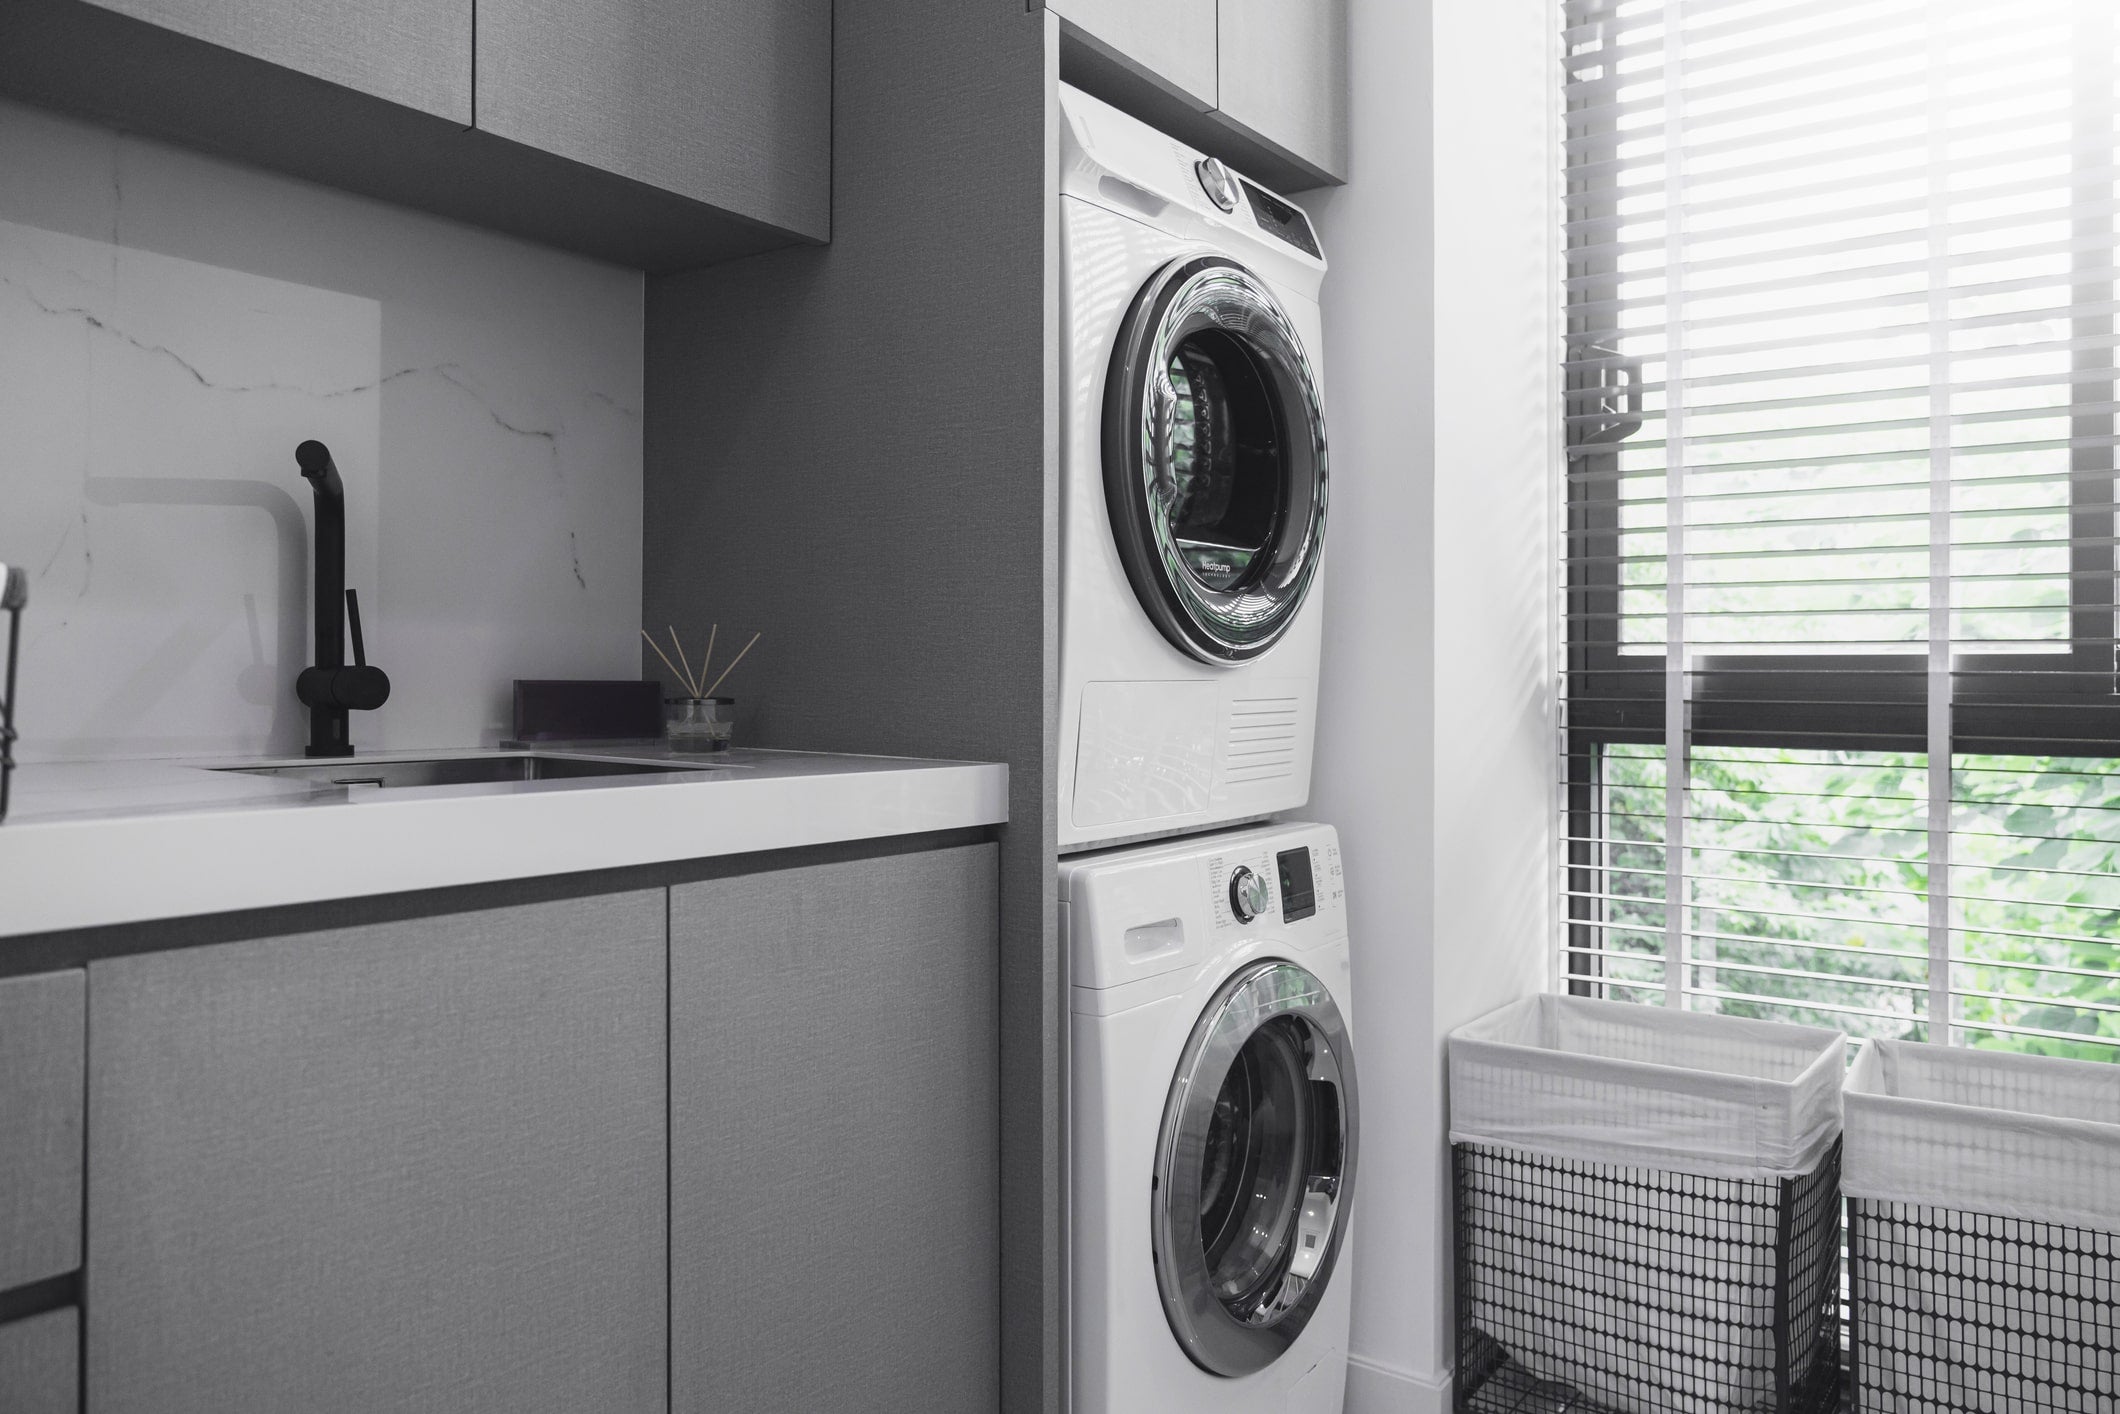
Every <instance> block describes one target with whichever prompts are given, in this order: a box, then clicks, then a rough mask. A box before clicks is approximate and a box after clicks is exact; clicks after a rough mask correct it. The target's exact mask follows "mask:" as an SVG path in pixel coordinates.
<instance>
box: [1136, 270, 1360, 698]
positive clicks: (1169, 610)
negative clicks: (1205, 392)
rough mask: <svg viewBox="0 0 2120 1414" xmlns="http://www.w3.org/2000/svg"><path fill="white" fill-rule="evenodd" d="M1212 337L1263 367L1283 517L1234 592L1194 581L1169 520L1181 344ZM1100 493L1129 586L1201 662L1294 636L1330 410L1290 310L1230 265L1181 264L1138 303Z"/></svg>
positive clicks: (1311, 565) (1313, 555) (1241, 656)
mask: <svg viewBox="0 0 2120 1414" xmlns="http://www.w3.org/2000/svg"><path fill="white" fill-rule="evenodd" d="M1203 333H1219V334H1222V335H1226V336H1228V337H1229V338H1231V339H1232V340H1234V341H1235V342H1236V343H1237V344H1238V345H1240V346H1241V347H1242V348H1243V350H1244V352H1245V353H1246V354H1247V355H1248V356H1249V357H1250V358H1251V359H1252V360H1253V361H1254V364H1255V371H1256V373H1257V375H1258V378H1259V380H1260V381H1261V382H1262V383H1263V384H1264V385H1265V387H1266V389H1267V391H1268V395H1269V396H1268V401H1269V402H1270V404H1271V405H1272V416H1273V418H1274V420H1275V422H1276V423H1277V425H1278V426H1277V431H1278V441H1279V452H1280V457H1281V464H1280V468H1279V475H1280V477H1281V480H1282V482H1283V489H1282V520H1281V521H1280V522H1279V523H1277V524H1276V525H1275V527H1274V529H1273V531H1272V532H1271V535H1270V537H1269V539H1268V543H1267V544H1266V545H1264V546H1262V547H1261V559H1260V561H1259V563H1258V565H1257V566H1256V568H1255V569H1254V570H1253V571H1251V572H1248V573H1247V574H1246V575H1245V577H1244V578H1243V579H1242V580H1241V581H1240V582H1238V583H1235V584H1232V585H1230V586H1227V587H1217V586H1215V585H1212V584H1209V583H1207V582H1205V581H1204V580H1202V579H1201V578H1200V577H1199V576H1198V575H1196V574H1195V573H1194V572H1193V570H1192V568H1191V566H1190V565H1189V563H1188V562H1187V559H1186V556H1185V554H1184V553H1183V549H1182V547H1181V545H1180V544H1179V537H1178V536H1177V534H1176V533H1175V530H1174V528H1173V526H1172V523H1171V507H1172V505H1173V504H1174V502H1175V501H1176V500H1177V499H1178V498H1179V493H1178V491H1177V489H1176V487H1175V485H1174V476H1173V473H1172V471H1171V458H1172V434H1173V431H1174V429H1175V427H1176V425H1177V408H1178V405H1179V402H1180V395H1179V393H1178V392H1177V390H1176V389H1175V387H1174V386H1173V384H1172V380H1171V375H1170V368H1171V364H1172V361H1173V359H1174V358H1175V357H1176V356H1177V355H1178V352H1179V350H1180V348H1181V346H1182V345H1183V344H1184V343H1185V341H1186V340H1188V339H1189V338H1193V337H1195V336H1197V335H1200V334H1203ZM1104 482H1105V500H1106V504H1107V505H1108V507H1109V508H1110V511H1111V517H1112V532H1113V534H1114V536H1115V537H1116V539H1117V542H1118V548H1119V554H1120V559H1121V561H1122V562H1123V563H1124V564H1125V567H1126V574H1127V578H1128V580H1129V581H1130V582H1131V583H1132V585H1133V588H1134V593H1135V596H1136V597H1137V598H1138V599H1139V600H1140V601H1141V605H1142V608H1143V609H1145V610H1146V611H1147V612H1148V615H1149V618H1150V619H1151V620H1152V621H1153V622H1154V623H1155V625H1156V627H1157V628H1158V629H1159V630H1161V631H1162V633H1163V635H1164V636H1165V637H1166V638H1168V639H1169V640H1170V641H1171V642H1172V643H1173V644H1175V645H1176V646H1177V647H1179V648H1180V649H1182V650H1184V651H1185V652H1186V653H1188V654H1189V655H1191V656H1192V657H1195V658H1198V659H1200V660H1201V661H1203V662H1210V663H1217V662H1219V663H1230V662H1243V661H1246V660H1248V659H1251V658H1256V657H1257V656H1259V655H1260V654H1262V653H1264V652H1266V651H1267V650H1268V649H1269V648H1271V647H1273V645H1274V644H1275V643H1277V642H1279V641H1280V639H1281V638H1282V636H1283V635H1284V634H1286V633H1287V632H1288V630H1289V628H1290V627H1291V626H1292V625H1293V624H1294V622H1295V619H1296V615H1297V614H1298V613H1299V612H1300V611H1301V609H1302V607H1303V603H1304V601H1305V599H1307V598H1308V596H1309V592H1310V586H1311V582H1312V581H1313V580H1314V579H1315V578H1316V576H1317V570H1318V562H1319V559H1320V556H1321V553H1322V550H1323V544H1324V536H1325V511H1326V503H1327V495H1326V485H1327V476H1326V449H1325V417H1324V409H1323V406H1322V404H1321V402H1320V399H1319V395H1318V388H1317V380H1316V378H1315V377H1314V375H1313V374H1312V371H1311V367H1310V360H1309V358H1308V356H1307V355H1306V354H1305V353H1304V351H1303V343H1302V340H1301V338H1300V337H1299V336H1298V335H1297V333H1296V330H1295V326H1294V324H1293V323H1292V322H1290V320H1289V318H1288V315H1287V312H1286V311H1285V310H1283V309H1282V308H1281V305H1280V302H1279V301H1278V300H1276V299H1275V298H1274V297H1273V294H1272V292H1271V291H1269V290H1268V289H1267V288H1266V286H1265V285H1264V284H1262V283H1261V282H1260V281H1259V279H1258V277H1257V276H1255V275H1253V274H1252V273H1251V272H1250V271H1249V270H1247V269H1245V268H1244V267H1243V266H1241V265H1239V264H1237V263H1236V262H1235V261H1233V260H1228V259H1225V258H1223V257H1220V256H1197V257H1192V258H1189V259H1180V260H1175V261H1172V262H1171V263H1170V264H1168V265H1166V266H1164V267H1163V268H1162V269H1161V270H1159V271H1157V272H1156V274H1155V276H1154V277H1153V278H1151V279H1150V280H1149V282H1148V283H1147V284H1146V285H1144V286H1143V287H1142V289H1141V292H1140V293H1139V294H1138V295H1137V296H1135V299H1134V303H1133V307H1132V309H1131V310H1129V311H1128V314H1127V322H1126V325H1125V327H1124V329H1123V331H1122V332H1121V335H1120V338H1119V341H1118V343H1117V345H1116V346H1115V347H1114V349H1113V351H1112V361H1111V368H1110V371H1109V373H1108V375H1107V377H1106V380H1105V416H1104Z"/></svg>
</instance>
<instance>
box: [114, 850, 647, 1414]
mask: <svg viewBox="0 0 2120 1414" xmlns="http://www.w3.org/2000/svg"><path fill="white" fill-rule="evenodd" d="M664 919H665V894H664V892H663V891H662V890H659V889H657V890H647V891H643V892H638V893H630V894H620V895H612V896H605V897H598V898H588V899H577V900H567V901H560V902H546V903H537V904H531V905H526V906H522V907H511V908H500V909H491V910H485V911H480V912H469V913H457V914H448V915H443V916H439V917H433V918H425V919H418V920H411V921H401V922H389V923H382V924H377V925H373V926H368V927H362V928H351V929H343V930H333V931H323V932H312V933H303V934H300V935H296V936H291V937H286V938H274V939H268V940H261V941H251V942H237V943H228V944H222V945H217V946H211V947H200V948H192V949H188V950H182V951H173V952H163V953H152V954H143V955H137V956H131V957H121V958H116V959H112V960H109V961H100V962H93V963H91V965H90V969H89V1011H90V1025H89V1037H90V1043H89V1060H88V1072H89V1082H88V1083H89V1100H90V1106H89V1144H88V1152H89V1168H88V1261H87V1283H88V1292H89V1302H88V1308H87V1320H88V1332H87V1396H88V1402H87V1409H88V1411H89V1414H134V1411H139V1412H140V1414H146V1412H147V1411H153V1412H154V1414H189V1411H198V1414H208V1411H212V1414H268V1412H270V1414H283V1411H287V1410H296V1409H299V1410H304V1411H313V1414H333V1411H345V1414H356V1411H359V1414H370V1411H378V1410H407V1411H410V1410H428V1409H447V1410H451V1411H455V1414H480V1412H481V1411H492V1414H504V1411H505V1414H534V1412H535V1411H551V1414H578V1411H581V1410H587V1409H594V1410H599V1411H606V1410H608V1411H615V1412H616V1414H624V1412H625V1411H639V1414H650V1411H661V1410H662V1409H663V1408H664V1407H665V1402H666V1401H665V1394H666V1389H665V1379H666V1363H665V1362H666V1358H667V1344H666V1339H665V1335H666V1313H667V1304H666V1303H667V1285H666V1272H665V1266H664V1261H665V1254H666V1248H665V1242H664V1237H665V1221H666V1211H667V1210H666V1200H667V1194H668V1189H667V1183H666V1163H667V1148H666V1145H665V1110H664V1105H665V1075H666V1073H665V1064H666V1051H665V1026H664V1023H665V1013H664V999H665V988H664V982H665V966H666V959H667V954H666V950H665V936H666V935H665V931H664Z"/></svg>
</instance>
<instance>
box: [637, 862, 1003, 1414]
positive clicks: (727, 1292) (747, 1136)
mask: <svg viewBox="0 0 2120 1414" xmlns="http://www.w3.org/2000/svg"><path fill="white" fill-rule="evenodd" d="M997 867H998V866H997V851H996V847H995V846H993V845H991V844H978V845H969V846H964V847H961V848H952V849H942V850H935V851H931V852H928V853H921V854H902V855H895V856H889V857H885V858H875V859H862V860H854V861H850V862H845V863H831V864H822V865H815V866H806V867H802V868H796V869H787V870H779V871H774V872H770V873H762V874H750V875H744V876H741V877H736V878H728V879H717V880H713V881H709V882H704V883H698V884H688V885H683V886H680V887H677V888H673V889H672V890H671V891H670V1238H671V1250H670V1332H671V1333H670V1379H671V1401H670V1403H671V1408H672V1410H673V1411H675V1414H708V1411H716V1412H717V1414H719V1412H720V1411H735V1410H741V1411H744V1414H822V1411H832V1410H876V1411H883V1410H908V1411H915V1410H917V1411H920V1414H992V1411H993V1410H994V1409H996V1408H997V1407H999V1403H1000V1379H999V1373H998V1348H999V1327H998V1308H999V1304H1000V1303H999V1272H998V1269H997V1268H998V1252H999V1245H1000V1238H999V1228H998V1222H999V1208H1000V1193H999V1176H998V1158H997V1156H998V1138H997V1125H998V1114H997V1105H998V1092H997V1075H996V1057H997V1054H998V1047H999V1042H998V1036H997V1032H996V996H997V990H996V989H997V985H998V983H997V968H998V959H997V956H996V954H997V951H998V947H997V934H998V927H999V921H998V902H997V889H998V882H997V880H998V875H997V872H996V871H997Z"/></svg>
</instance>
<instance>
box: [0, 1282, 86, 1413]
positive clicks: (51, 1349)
mask: <svg viewBox="0 0 2120 1414" xmlns="http://www.w3.org/2000/svg"><path fill="white" fill-rule="evenodd" d="M80 1331H81V1327H80V1322H79V1316H78V1314H77V1313H76V1312H75V1311H74V1310H73V1309H72V1308H71V1307H68V1308H65V1309H63V1310H58V1311H46V1312H44V1313H42V1314H41V1315H36V1316H26V1317H24V1318H23V1319H21V1320H19V1321H13V1322H10V1323H9V1324H7V1325H4V1326H0V1409H5V1410H6V1411H7V1414H80V1409H81V1393H80V1390H81V1384H80V1381H81V1334H80Z"/></svg>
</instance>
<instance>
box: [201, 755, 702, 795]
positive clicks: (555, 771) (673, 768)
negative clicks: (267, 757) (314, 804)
mask: <svg viewBox="0 0 2120 1414" xmlns="http://www.w3.org/2000/svg"><path fill="white" fill-rule="evenodd" d="M212 769H214V770H216V771H228V772H233V773H235V774H238V775H245V776H277V777H279V778H280V779H282V780H289V781H309V782H311V783H313V784H315V785H319V786H349V787H351V786H379V787H383V788H386V789H394V790H404V789H408V788H417V787H420V786H470V785H485V784H489V783H491V782H496V781H578V780H588V779H592V778H595V777H599V776H683V775H691V774H694V773H696V772H700V771H711V770H714V769H715V768H714V767H713V766H710V765H707V764H705V763H701V764H700V765H697V766H694V765H690V764H683V765H680V764H677V763H675V762H662V761H601V760H596V759H594V758H589V757H580V756H547V755H543V754H541V753H538V752H527V751H526V752H506V753H497V754H494V755H490V756H428V757H419V758H409V759H399V760H376V761H367V760H361V759H358V758H353V759H346V760H338V761H305V762H301V763H299V764H295V765H279V766H216V767H213V768H212Z"/></svg>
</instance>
